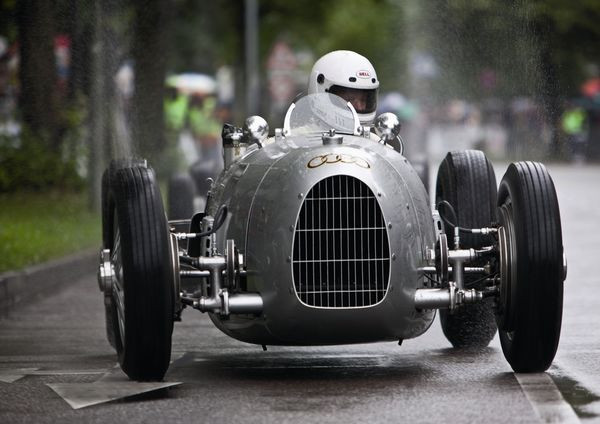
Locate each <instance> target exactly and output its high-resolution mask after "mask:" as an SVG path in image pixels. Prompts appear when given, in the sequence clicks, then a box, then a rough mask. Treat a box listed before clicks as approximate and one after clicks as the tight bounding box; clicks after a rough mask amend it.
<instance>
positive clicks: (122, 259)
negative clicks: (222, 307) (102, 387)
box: [108, 166, 174, 381]
mask: <svg viewBox="0 0 600 424" xmlns="http://www.w3.org/2000/svg"><path fill="white" fill-rule="evenodd" d="M108 205H110V206H111V210H110V213H111V216H112V217H113V218H112V219H110V221H109V222H110V223H111V224H112V232H111V235H110V236H109V242H110V246H111V247H110V249H111V262H112V264H113V266H114V270H115V282H114V284H113V292H112V302H113V304H114V311H115V312H116V313H115V316H114V318H115V319H113V321H114V338H115V345H116V349H117V353H118V357H119V363H120V365H121V368H122V369H123V371H124V372H125V374H127V375H128V376H129V378H131V379H133V380H138V381H153V380H162V378H163V377H164V375H165V373H166V371H167V368H168V367H169V361H170V357H171V335H172V332H173V318H174V292H173V270H172V265H171V257H170V254H171V252H170V244H169V243H170V239H169V232H168V227H167V220H166V216H165V212H164V209H163V204H162V199H161V196H160V192H159V190H158V187H157V183H156V180H155V175H154V171H153V170H152V169H150V168H146V167H141V166H131V167H124V168H120V169H117V170H115V171H114V173H113V175H112V178H110V186H109V189H108Z"/></svg>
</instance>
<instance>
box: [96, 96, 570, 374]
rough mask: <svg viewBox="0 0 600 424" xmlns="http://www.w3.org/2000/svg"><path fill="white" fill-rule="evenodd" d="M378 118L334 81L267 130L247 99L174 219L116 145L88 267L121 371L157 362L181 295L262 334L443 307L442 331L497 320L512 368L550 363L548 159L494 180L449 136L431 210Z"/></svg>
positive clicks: (555, 330) (422, 325) (356, 326)
mask: <svg viewBox="0 0 600 424" xmlns="http://www.w3.org/2000/svg"><path fill="white" fill-rule="evenodd" d="M374 130H375V132H376V134H378V137H373V134H372V132H371V128H368V127H363V126H361V125H360V123H359V120H358V117H357V115H356V112H355V111H354V109H353V108H352V105H351V104H350V103H348V102H346V101H344V100H342V99H341V98H339V97H336V96H333V95H330V94H318V95H309V96H306V97H303V98H302V99H300V100H299V101H297V102H296V103H294V104H292V105H291V107H290V109H289V110H288V112H287V114H286V117H285V122H284V125H283V128H278V129H276V130H275V136H274V137H271V138H268V137H267V134H268V126H267V124H266V122H265V121H264V120H263V119H262V118H260V117H251V118H248V120H247V121H246V123H245V125H244V127H243V128H242V129H240V128H235V127H232V126H225V128H224V131H223V143H224V152H225V153H224V155H225V164H226V166H225V170H224V171H223V172H222V173H221V175H220V176H219V178H218V179H217V180H216V181H214V183H213V184H212V187H211V190H210V192H209V193H208V201H207V207H206V211H205V212H204V213H200V214H196V215H195V216H193V217H192V218H191V219H190V220H186V221H171V222H168V221H167V219H166V217H165V212H164V209H163V203H162V200H161V195H160V192H159V189H158V185H157V182H156V178H155V175H154V172H153V171H152V169H151V168H150V167H149V166H148V165H147V164H146V162H145V161H143V160H137V159H121V160H117V161H113V162H112V163H111V165H110V167H109V168H108V169H107V171H106V172H105V174H104V178H103V191H102V192H103V247H102V251H101V261H100V267H99V273H98V281H99V285H100V289H101V290H102V291H103V293H104V299H105V306H106V324H107V335H108V339H109V341H110V343H111V344H112V345H113V347H114V348H115V349H116V351H117V353H118V357H119V362H120V364H121V367H122V369H123V371H124V372H125V373H126V374H127V375H128V376H129V377H130V378H132V379H135V380H160V379H162V378H163V376H164V375H165V372H166V371H167V369H168V366H169V360H170V353H171V335H172V331H173V323H174V322H175V321H178V320H180V319H181V314H182V311H183V309H184V308H186V307H191V308H194V309H198V310H200V311H202V312H208V313H209V316H210V318H211V320H212V321H213V323H214V324H215V325H216V326H217V327H218V328H219V329H220V330H221V331H223V332H224V333H226V334H227V335H229V336H231V337H234V338H236V339H238V340H241V341H244V342H248V343H255V344H257V345H263V347H265V346H266V345H334V344H346V343H366V342H376V341H386V340H387V341H389V340H398V341H400V342H402V340H404V339H409V338H413V337H417V336H419V335H420V334H422V333H424V332H425V331H426V330H427V329H428V328H429V327H430V326H431V324H432V322H433V320H434V317H435V313H436V310H437V309H440V310H441V315H440V316H441V323H442V327H443V330H444V334H445V335H446V337H447V338H448V340H449V341H450V342H451V344H452V345H453V346H455V347H481V346H486V345H487V344H488V343H489V342H490V340H491V339H492V338H493V337H494V335H495V333H496V330H497V329H498V331H499V333H500V340H501V344H502V349H503V351H504V354H505V356H506V358H507V360H508V362H509V363H510V365H511V366H512V368H513V369H514V370H515V371H518V372H536V371H543V370H545V369H547V368H548V367H549V366H550V364H551V362H552V360H553V358H554V355H555V352H556V349H557V346H558V341H559V336H560V327H561V316H562V296H563V281H564V279H565V277H566V262H565V256H564V253H563V245H562V234H561V224H560V216H559V207H558V201H557V197H556V193H555V189H554V185H553V182H552V180H551V178H550V176H549V174H548V172H547V171H546V168H545V167H544V166H543V165H541V164H539V163H534V162H518V163H514V164H511V165H510V166H509V167H508V170H507V171H506V174H505V175H504V178H503V179H502V181H501V183H500V186H499V188H497V185H496V179H495V175H494V171H493V169H492V166H491V164H490V162H489V161H488V160H487V159H486V157H485V156H484V154H483V153H482V152H479V151H460V152H451V153H448V155H447V156H446V158H445V159H444V160H443V162H442V163H441V165H440V167H439V172H438V176H437V183H436V190H435V204H434V208H433V212H432V208H431V204H430V200H429V196H428V194H427V193H426V190H425V188H424V187H423V184H422V182H421V180H420V179H419V177H418V175H417V173H416V172H415V171H414V169H413V168H412V167H411V164H410V163H409V162H408V160H407V159H406V158H405V157H404V156H403V154H402V153H403V152H402V148H403V147H402V140H401V139H400V138H399V131H400V125H399V124H398V120H397V118H396V117H395V115H393V114H390V113H387V114H383V115H380V116H379V117H378V118H377V120H376V122H375V126H374ZM374 138H375V139H374ZM376 139H378V140H376Z"/></svg>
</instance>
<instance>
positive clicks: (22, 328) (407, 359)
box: [0, 165, 600, 423]
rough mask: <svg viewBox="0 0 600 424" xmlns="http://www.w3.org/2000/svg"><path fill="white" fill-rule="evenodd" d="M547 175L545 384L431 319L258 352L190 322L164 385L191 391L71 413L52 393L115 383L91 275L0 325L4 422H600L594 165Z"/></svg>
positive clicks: (598, 172) (598, 181)
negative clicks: (551, 186)
mask: <svg viewBox="0 0 600 424" xmlns="http://www.w3.org/2000/svg"><path fill="white" fill-rule="evenodd" d="M549 169H550V172H551V174H552V176H553V177H554V180H555V183H556V187H557V191H558V196H559V200H560V205H561V214H562V220H563V237H564V244H565V249H566V252H567V255H568V259H569V275H568V278H567V281H566V285H565V306H564V318H563V331H562V338H561V344H560V347H559V351H558V354H557V357H556V359H555V362H554V364H553V366H552V367H551V368H550V370H549V371H548V373H546V374H541V375H537V376H534V377H533V379H531V377H527V376H517V375H515V374H514V373H512V371H511V369H510V367H509V365H508V364H507V363H506V361H505V360H504V357H503V355H502V352H501V349H500V344H499V341H498V339H497V337H496V338H495V339H494V341H493V342H492V343H491V345H490V347H489V348H487V349H485V350H483V351H478V352H460V351H455V350H453V349H450V347H449V343H448V342H446V340H445V339H444V336H443V335H442V332H441V330H440V326H439V322H438V321H437V320H436V322H435V323H434V325H433V327H432V328H431V329H430V330H429V331H428V332H427V333H426V334H424V335H423V336H421V337H419V338H417V339H414V340H406V341H405V342H404V344H403V345H402V346H398V345H397V344H396V343H378V344H371V345H355V346H337V347H324V348H286V347H269V350H268V351H267V352H263V351H262V349H261V348H260V347H259V346H253V345H247V344H244V343H241V342H237V341H235V340H233V339H230V338H228V337H227V336H225V335H223V334H221V333H220V332H219V331H218V330H217V329H216V328H214V327H213V325H212V323H211V322H210V320H209V319H208V317H206V316H203V315H202V314H200V313H199V312H197V311H192V310H186V311H185V313H184V316H183V322H181V323H177V324H176V328H175V333H174V337H173V343H174V345H173V359H174V362H173V363H172V365H171V367H170V369H169V372H168V374H167V376H166V377H165V380H167V381H180V382H183V384H181V385H179V386H175V387H171V388H169V389H163V390H159V391H155V392H151V393H149V394H143V395H137V396H134V397H129V398H126V399H123V400H119V401H113V402H110V403H103V404H99V405H95V406H91V407H87V408H83V409H78V410H73V409H72V408H71V407H70V406H69V405H68V404H67V403H66V402H65V401H64V400H63V399H61V397H60V396H58V395H57V394H56V393H55V392H54V391H53V390H52V389H51V388H50V387H49V386H47V384H53V383H93V382H94V381H97V380H98V379H100V378H101V377H102V376H103V375H104V374H106V373H109V374H110V373H115V372H117V371H116V370H115V369H114V366H115V362H116V356H115V354H114V353H113V352H112V350H111V348H110V346H109V345H108V343H107V342H106V340H105V337H104V317H103V313H104V312H103V306H102V297H101V294H100V292H99V291H98V289H97V285H96V282H95V276H94V271H93V270H90V273H89V275H85V276H78V277H74V281H75V282H74V283H73V284H72V285H71V286H70V287H69V288H68V289H66V290H64V291H62V292H60V293H57V294H56V295H55V296H52V297H49V298H47V299H46V300H44V301H41V302H39V303H36V304H34V305H30V306H29V307H27V308H23V309H22V310H19V311H15V312H14V313H13V314H12V315H11V316H10V317H9V318H8V319H5V320H2V321H0V423H13V422H14V423H19V422H38V423H45V422H52V423H56V422H61V423H62V422H103V423H105V422H123V421H127V422H130V423H137V422H167V421H170V422H194V423H203V422H217V423H220V422H223V423H230V422H232V423H233V422H256V423H263V422H290V423H295V422H298V423H305V422H346V423H349V422H360V423H366V422H388V423H389V422H456V423H462V422H488V423H495V422H511V423H517V422H524V423H531V422H544V421H552V420H555V421H567V420H570V421H571V422H577V421H579V420H580V421H582V422H596V421H597V422H600V365H599V363H600V326H599V325H598V322H599V321H600V270H599V269H598V267H597V266H596V265H597V264H598V263H599V260H598V256H599V255H598V253H600V242H599V240H598V238H599V236H600V230H599V227H598V222H600V211H599V209H598V207H597V204H598V201H597V199H600V167H592V166H579V167H566V166H563V165H560V166H559V165H557V166H549ZM19 373H20V374H21V375H24V377H22V378H20V379H17V380H15V381H14V382H12V383H9V382H3V380H2V376H3V375H4V376H5V378H4V381H7V378H6V376H7V375H9V374H19ZM82 387H83V386H82Z"/></svg>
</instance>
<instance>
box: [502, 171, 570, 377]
mask: <svg viewBox="0 0 600 424" xmlns="http://www.w3.org/2000/svg"><path fill="white" fill-rule="evenodd" d="M498 207H499V220H500V225H501V227H502V228H503V229H504V230H505V231H506V240H507V243H505V244H506V245H507V246H508V247H509V248H508V249H507V250H506V254H505V255H504V258H505V259H504V260H502V259H501V269H502V272H501V280H502V283H501V290H500V292H501V295H500V299H499V301H498V314H497V321H498V328H499V333H500V343H501V344H502V351H503V352H504V356H505V357H506V360H507V361H508V362H509V363H510V365H511V367H512V368H513V370H514V371H515V372H543V371H545V370H547V369H548V367H550V365H551V364H552V361H553V359H554V355H555V354H556V349H557V348H558V342H559V339H560V329H561V322H562V304H563V280H564V277H565V269H564V263H563V244H562V229H561V222H560V211H559V207H558V199H557V197H556V191H555V189H554V183H553V182H552V179H551V177H550V175H549V174H548V171H547V170H546V168H545V167H544V165H542V164H540V163H535V162H518V163H514V164H511V165H510V166H509V168H508V170H507V171H506V174H505V175H504V177H503V178H502V182H501V183H500V188H499V190H498ZM501 249H502V244H501Z"/></svg>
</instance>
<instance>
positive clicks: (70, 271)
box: [0, 248, 98, 319]
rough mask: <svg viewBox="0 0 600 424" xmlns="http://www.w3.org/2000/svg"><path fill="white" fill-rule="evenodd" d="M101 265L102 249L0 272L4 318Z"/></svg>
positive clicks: (0, 313) (0, 304) (0, 310)
mask: <svg viewBox="0 0 600 424" xmlns="http://www.w3.org/2000/svg"><path fill="white" fill-rule="evenodd" d="M97 266H98V249H96V248H91V249H86V250H83V251H81V252H79V253H76V254H74V255H70V256H67V257H64V258H61V259H56V260H52V261H50V262H46V263H42V264H38V265H33V266H30V267H27V268H25V269H23V270H20V271H9V272H6V273H4V274H0V319H3V318H8V316H9V314H10V312H11V311H12V310H14V309H16V307H18V306H24V305H26V304H30V303H32V302H34V301H36V300H38V299H40V298H42V297H46V296H49V295H51V294H53V293H56V292H57V291H58V290H59V289H61V288H63V287H65V286H67V285H69V284H72V283H74V282H75V281H77V280H79V279H81V278H82V277H86V276H89V275H90V271H91V272H93V271H95V270H96V268H97Z"/></svg>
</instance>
